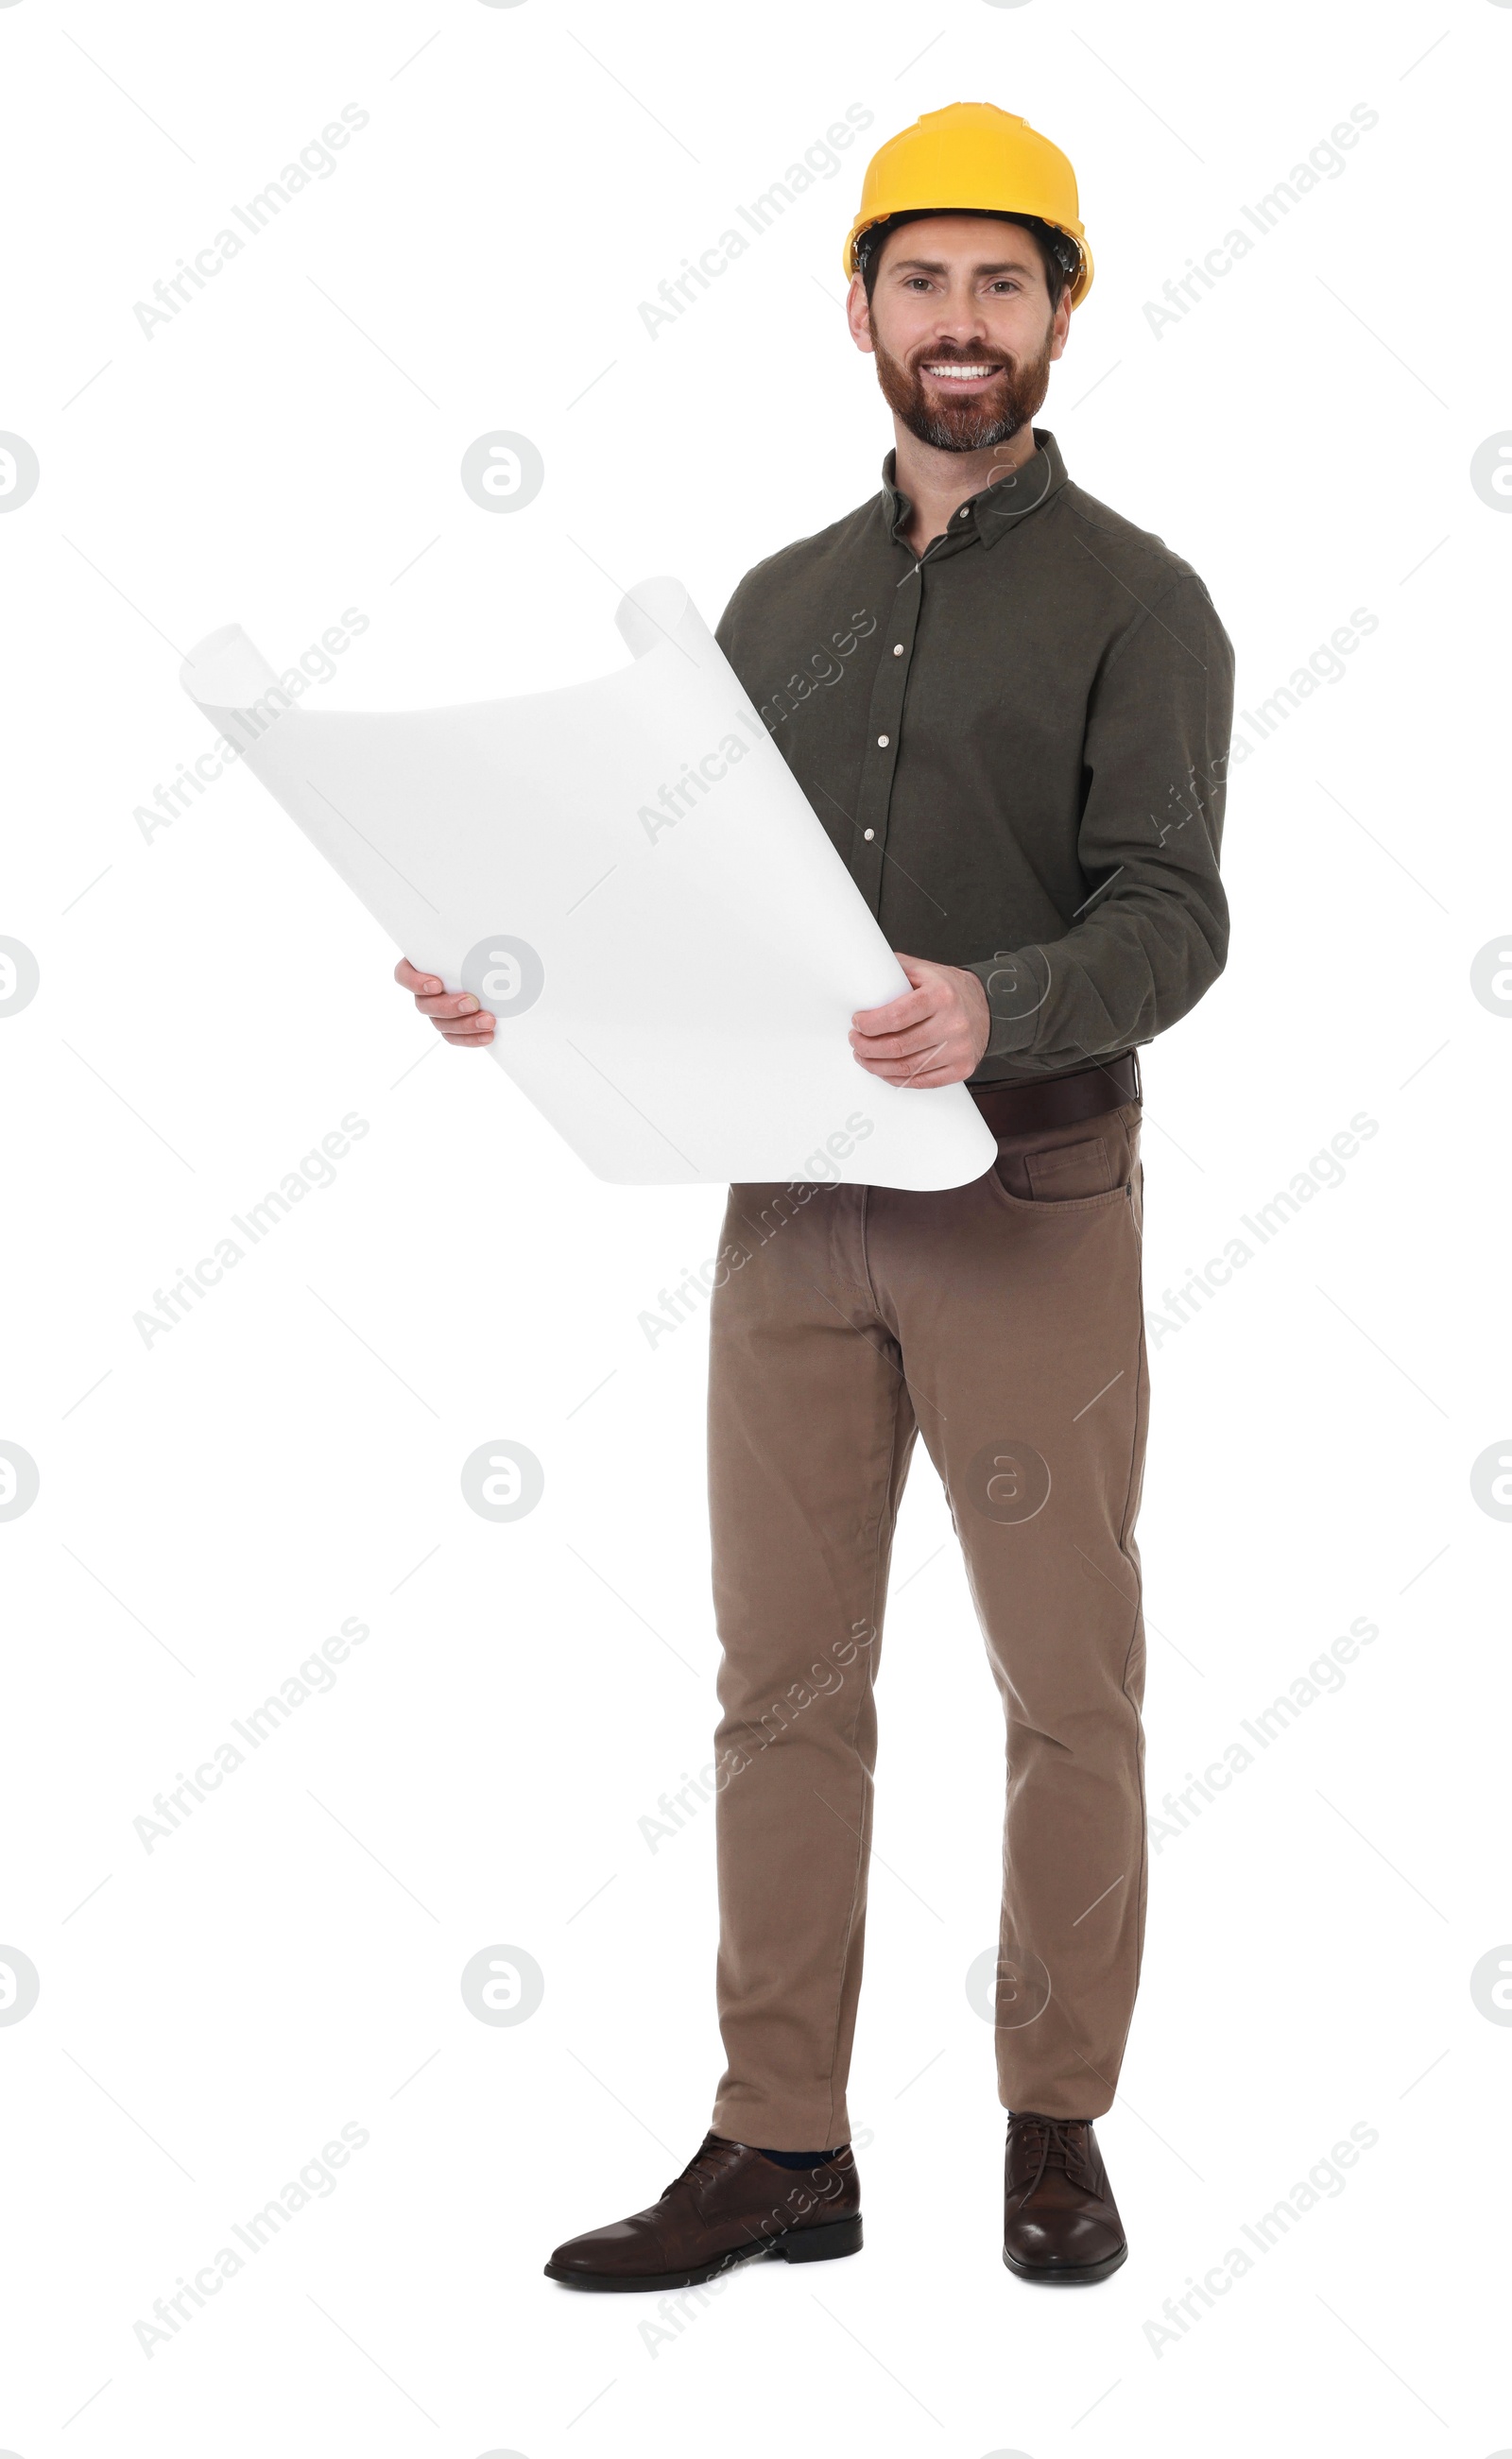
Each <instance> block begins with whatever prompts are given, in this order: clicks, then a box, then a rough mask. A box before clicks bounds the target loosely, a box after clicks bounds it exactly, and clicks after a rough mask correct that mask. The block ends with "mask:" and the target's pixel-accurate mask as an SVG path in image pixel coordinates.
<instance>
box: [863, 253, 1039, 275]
mask: <svg viewBox="0 0 1512 2459" xmlns="http://www.w3.org/2000/svg"><path fill="white" fill-rule="evenodd" d="M905 270H907V271H908V272H910V273H948V272H949V271H950V266H949V265H948V264H944V263H940V261H939V260H938V259H937V258H935V257H931V256H900V257H898V258H897V259H896V260H895V261H894V263H893V272H894V273H902V272H904V271H905ZM1033 270H1034V267H1033V265H1032V263H1030V260H1029V259H1028V258H1027V257H1021V256H1006V257H1002V258H1000V259H999V260H998V261H997V262H995V263H991V264H987V263H982V264H974V265H973V267H972V271H973V272H974V273H1030V272H1032V271H1033Z"/></svg>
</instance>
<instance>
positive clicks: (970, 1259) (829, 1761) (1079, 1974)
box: [709, 1102, 1148, 2152]
mask: <svg viewBox="0 0 1512 2459" xmlns="http://www.w3.org/2000/svg"><path fill="white" fill-rule="evenodd" d="M1140 1116H1141V1111H1140V1104H1139V1103H1138V1102H1131V1103H1126V1104H1125V1105H1124V1107H1122V1108H1120V1109H1117V1110H1110V1111H1108V1112H1106V1113H1105V1114H1103V1116H1102V1117H1099V1118H1096V1119H1090V1120H1082V1121H1081V1122H1079V1123H1078V1124H1075V1125H1071V1126H1062V1127H1054V1128H1049V1129H1043V1130H1040V1131H1038V1132H1033V1133H1028V1134H1010V1135H1005V1136H1001V1137H999V1139H998V1159H997V1163H996V1165H995V1166H994V1167H993V1168H991V1169H989V1170H988V1171H987V1172H986V1173H985V1174H984V1175H983V1176H982V1177H981V1178H979V1179H977V1180H976V1181H974V1182H973V1183H972V1184H971V1185H970V1186H967V1187H951V1188H948V1189H946V1190H944V1191H943V1192H939V1193H931V1194H914V1193H910V1192H907V1191H906V1190H903V1189H900V1188H895V1187H834V1186H809V1185H794V1186H788V1187H780V1186H775V1185H774V1186H739V1187H732V1188H731V1189H730V1195H729V1204H728V1208H727V1210H726V1213H725V1230H724V1238H723V1242H722V1262H721V1266H720V1271H719V1273H718V1274H717V1276H716V1286H715V1289H714V1293H713V1298H712V1306H711V1323H710V1367H709V1494H710V1509H711V1517H712V1524H713V1549H714V1550H713V1561H714V1599H715V1608H716V1614H717V1619H718V1625H719V1632H720V1637H721V1640H722V1642H723V1646H724V1661H723V1667H722V1671H721V1674H720V1686H719V1689H720V1700H721V1704H722V1707H723V1710H724V1714H723V1716H722V1719H721V1722H720V1725H719V1728H718V1732H717V1734H716V1742H715V1747H716V1761H715V1765H716V1775H715V1784H716V1788H717V1790H718V1811H717V1818H718V1839H719V1889H720V1917H721V1939H720V1955H719V1974H718V1990H719V2011H720V2024H721V2028H722V2031H723V2033H724V2039H725V2055H726V2058H727V2061H728V2064H727V2068H726V2071H725V2076H724V2079H723V2082H722V2083H721V2086H720V2091H719V2096H718V2099H717V2101H716V2103H715V2108H714V2117H713V2124H714V2127H715V2130H716V2132H718V2133H721V2134H725V2135H730V2136H733V2137H735V2138H737V2139H739V2140H741V2141H744V2142H746V2143H759V2144H762V2145H763V2146H765V2147H767V2149H775V2150H779V2151H794V2152H797V2151H817V2150H829V2149H830V2147H831V2146H833V2145H835V2144H840V2143H844V2142H846V2141H847V2140H848V2139H849V2136H850V2132H851V2124H850V2118H849V2116H848V2114H847V2111H846V2079H847V2073H848V2070H849V2067H850V2060H851V2037H852V2034H853V2031H854V2028H855V2016H856V2002H857V1998H858V1995H859V1992H860V1986H861V1961H862V1946H863V1939H864V1933H865V1925H866V1902H867V1863H868V1855H869V1848H870V1843H871V1832H872V1771H873V1769H874V1766H875V1762H876V1709H875V1701H874V1697H873V1688H872V1686H873V1681H874V1677H875V1674H876V1670H877V1660H878V1656H879V1654H880V1649H881V1636H882V1620H883V1610H884V1604H885V1599H886V1592H887V1582H888V1568H889V1561H890V1556H891V1552H892V1543H893V1522H894V1518H895V1515H896V1511H897V1505H898V1500H899V1497H900V1495H901V1493H902V1490H903V1482H904V1479H905V1478H906V1476H907V1474H908V1466H909V1460H910V1456H911V1454H912V1452H913V1448H914V1437H915V1435H916V1433H917V1432H918V1431H919V1429H920V1428H922V1430H923V1435H924V1440H925V1443H926V1445H927V1447H928V1450H929V1453H930V1456H931V1458H932V1459H933V1461H934V1462H935V1467H936V1469H937V1470H938V1471H939V1474H940V1477H941V1480H942V1482H943V1483H944V1486H945V1491H946V1494H947V1496H948V1497H949V1501H950V1506H951V1516H952V1519H953V1521H954V1523H955V1526H956V1535H957V1536H958V1538H959V1540H960V1543H961V1545H962V1548H963V1550H964V1553H965V1558H966V1567H967V1574H968V1578H969V1582H970V1586H971V1592H972V1597H973V1600H974V1602H975V1605H976V1608H977V1617H978V1619H979V1621H980V1624H981V1628H982V1632H983V1635H984V1637H985V1639H986V1643H987V1655H988V1661H989V1663H990V1665H991V1667H992V1671H993V1675H994V1678H995V1680H996V1682H997V1685H998V1692H999V1694H1000V1696H1001V1699H1002V1704H1003V1712H1004V1715H1005V1718H1006V1723H1007V1816H1006V1820H1005V1824H1004V1831H1003V1891H1002V1926H1001V1933H1000V1939H999V1955H998V1976H997V2001H996V2003H997V2010H998V2020H997V2029H996V2040H997V2050H998V2094H999V2098H1000V2099H1001V2101H1002V2103H1003V2106H1004V2107H1005V2108H1010V2109H1021V2110H1038V2111H1040V2112H1043V2113H1044V2114H1046V2115H1048V2116H1056V2117H1098V2116H1101V2115H1102V2113H1103V2111H1104V2110H1106V2109H1107V2108H1108V2107H1109V2105H1110V2103H1111V2101H1112V2098H1113V2093H1114V2087H1115V2084H1116V2081H1117V2078H1118V2072H1119V2066H1120V2062H1121V2059H1122V2056H1123V2052H1124V2040H1125V2037H1126V2034H1127V2031H1128V2026H1129V2020H1130V2016H1131V2014H1132V2011H1133V2005H1134V1993H1135V1988H1136V1986H1137V1983H1138V1977H1139V1964H1140V1954H1141V1948H1142V1944H1143V1938H1144V1926H1145V1797H1144V1732H1143V1728H1142V1726H1141V1722H1140V1705H1141V1700H1142V1696H1143V1692H1144V1676H1145V1639H1144V1625H1143V1620H1142V1616H1141V1610H1140V1565H1139V1552H1138V1548H1137V1547H1136V1545H1135V1543H1134V1536H1133V1529H1134V1520H1135V1514H1136V1512H1137V1510H1138V1508H1139V1498H1140V1481H1141V1474H1142V1470H1143V1465H1144V1451H1145V1417H1146V1409H1147V1399H1148V1381H1147V1377H1146V1370H1145V1337H1144V1314H1143V1306H1142V1293H1141V1272H1140V1229H1141V1197H1142V1187H1143V1171H1142V1169H1141V1166H1140V1161H1139V1135H1140ZM962 1979H963V1982H964V1975H963V1976H962Z"/></svg>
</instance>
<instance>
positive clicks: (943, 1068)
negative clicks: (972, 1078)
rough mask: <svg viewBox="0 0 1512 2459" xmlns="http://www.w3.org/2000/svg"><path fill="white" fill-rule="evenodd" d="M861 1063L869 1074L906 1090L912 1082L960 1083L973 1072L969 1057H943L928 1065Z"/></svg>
mask: <svg viewBox="0 0 1512 2459" xmlns="http://www.w3.org/2000/svg"><path fill="white" fill-rule="evenodd" d="M861 1063H862V1064H863V1066H865V1067H866V1072H867V1074H868V1075H869V1076H880V1077H881V1079H882V1081H883V1082H884V1083H887V1084H897V1085H901V1086H902V1087H903V1089H904V1090H905V1091H907V1089H908V1087H909V1086H910V1085H911V1084H923V1085H935V1084H959V1083H961V1082H963V1081H964V1079H965V1078H966V1077H967V1076H969V1075H970V1074H971V1067H972V1062H971V1061H970V1060H969V1059H959V1060H952V1059H949V1058H942V1059H941V1060H940V1061H938V1062H937V1063H936V1064H935V1065H934V1066H928V1067H899V1066H896V1065H894V1064H893V1063H891V1062H889V1063H887V1064H884V1065H882V1066H878V1067H873V1066H870V1065H867V1062H866V1061H862V1062H861Z"/></svg>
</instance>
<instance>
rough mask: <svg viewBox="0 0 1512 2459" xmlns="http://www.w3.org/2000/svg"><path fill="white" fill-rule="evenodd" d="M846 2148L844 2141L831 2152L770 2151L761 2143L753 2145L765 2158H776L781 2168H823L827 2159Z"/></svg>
mask: <svg viewBox="0 0 1512 2459" xmlns="http://www.w3.org/2000/svg"><path fill="white" fill-rule="evenodd" d="M846 2148H847V2147H846V2146H845V2144H843V2143H837V2144H836V2145H835V2146H834V2149H833V2151H830V2152H768V2151H767V2149H766V2148H765V2146H764V2145H762V2144H760V2143H757V2144H755V2145H753V2147H752V2149H753V2150H755V2151H757V2152H760V2154H761V2155H762V2158H763V2159H764V2160H775V2161H776V2163H777V2166H778V2168H779V2169H818V2168H822V2167H823V2165H824V2163H825V2161H826V2160H832V2159H833V2158H834V2157H835V2154H836V2153H839V2152H844V2151H845V2149H846Z"/></svg>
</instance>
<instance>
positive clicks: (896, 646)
mask: <svg viewBox="0 0 1512 2459" xmlns="http://www.w3.org/2000/svg"><path fill="white" fill-rule="evenodd" d="M902 655H903V643H902V641H893V656H894V658H901V656H902Z"/></svg>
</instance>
